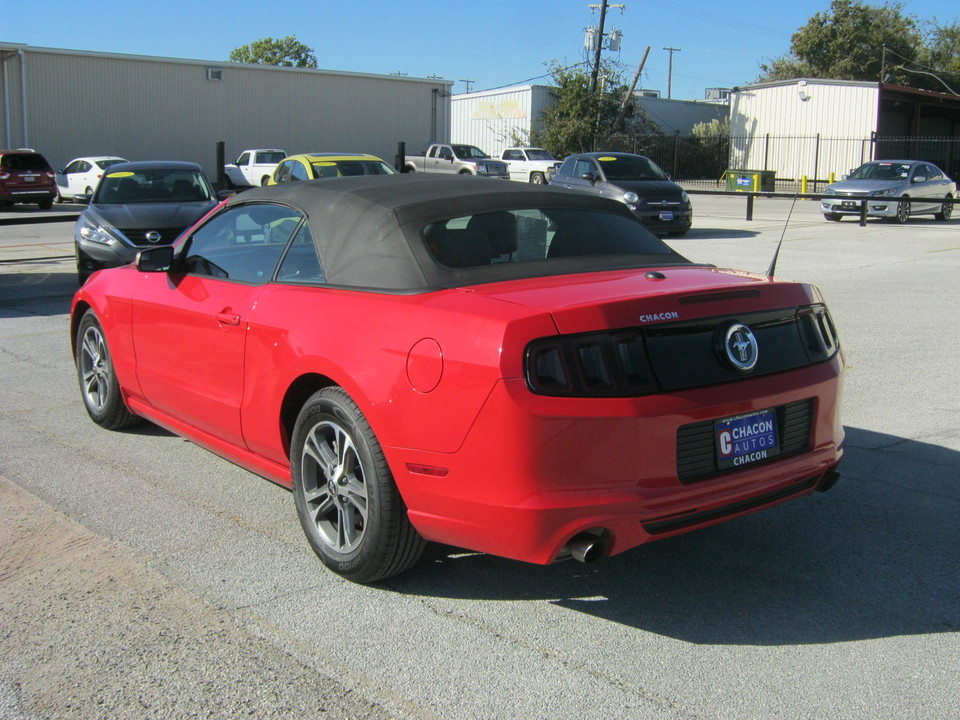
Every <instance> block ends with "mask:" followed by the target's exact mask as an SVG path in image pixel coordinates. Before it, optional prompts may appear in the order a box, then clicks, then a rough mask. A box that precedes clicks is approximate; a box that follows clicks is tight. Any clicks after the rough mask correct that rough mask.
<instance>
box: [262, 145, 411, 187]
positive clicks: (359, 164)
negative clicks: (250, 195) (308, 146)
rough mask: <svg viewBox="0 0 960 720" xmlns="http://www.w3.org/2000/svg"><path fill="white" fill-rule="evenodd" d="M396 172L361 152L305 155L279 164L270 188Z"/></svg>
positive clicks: (296, 156) (291, 157)
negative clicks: (292, 183) (321, 179)
mask: <svg viewBox="0 0 960 720" xmlns="http://www.w3.org/2000/svg"><path fill="white" fill-rule="evenodd" d="M396 174H397V171H396V170H394V169H393V168H392V167H391V166H390V165H387V163H385V162H384V161H383V160H381V159H380V158H378V157H377V156H375V155H366V154H363V153H307V154H305V155H291V156H290V157H288V158H287V159H285V160H284V161H283V162H281V163H280V164H279V165H278V166H277V169H276V171H275V172H274V174H273V177H271V178H270V182H269V184H270V185H276V184H278V183H286V182H297V181H300V180H318V179H320V178H329V177H349V176H351V175H396Z"/></svg>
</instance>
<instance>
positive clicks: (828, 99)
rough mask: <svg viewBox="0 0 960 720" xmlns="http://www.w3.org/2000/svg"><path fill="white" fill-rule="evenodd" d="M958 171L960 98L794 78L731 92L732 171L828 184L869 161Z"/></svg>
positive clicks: (871, 84) (870, 84)
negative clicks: (914, 162) (769, 173)
mask: <svg viewBox="0 0 960 720" xmlns="http://www.w3.org/2000/svg"><path fill="white" fill-rule="evenodd" d="M879 158H888V159H899V158H909V159H917V160H927V161H929V162H932V163H934V164H936V165H939V166H940V167H941V168H943V169H944V170H945V171H946V172H947V173H948V174H950V175H951V176H952V177H957V174H958V173H960V98H958V97H956V96H954V95H949V94H946V93H939V92H931V91H928V90H917V89H915V88H908V87H901V86H897V85H888V84H883V83H877V82H854V81H844V80H819V79H797V80H789V81H782V82H773V83H758V84H756V85H748V86H744V87H741V88H734V89H733V91H731V93H730V167H731V168H744V169H747V168H749V169H751V170H771V171H774V172H776V174H777V177H778V178H795V179H796V178H800V177H804V176H806V177H808V178H810V179H816V180H820V181H823V180H825V179H827V178H828V177H829V175H830V174H831V173H833V174H834V175H835V176H838V177H839V176H840V175H843V174H845V173H848V172H850V170H851V169H852V168H855V167H857V166H859V165H860V164H861V163H863V162H865V161H867V160H873V159H879Z"/></svg>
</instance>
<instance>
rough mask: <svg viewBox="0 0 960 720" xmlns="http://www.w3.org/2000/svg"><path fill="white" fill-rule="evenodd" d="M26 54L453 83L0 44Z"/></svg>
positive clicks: (4, 50) (6, 50) (1, 50)
mask: <svg viewBox="0 0 960 720" xmlns="http://www.w3.org/2000/svg"><path fill="white" fill-rule="evenodd" d="M19 51H23V52H28V53H38V54H44V55H73V56H78V57H91V58H105V59H112V60H135V61H138V62H155V63H169V64H176V65H193V66H195V67H207V68H226V69H243V70H258V71H261V72H301V73H314V74H319V75H337V76H342V77H361V78H376V79H378V80H386V79H389V80H400V81H404V82H415V83H428V84H431V85H446V86H447V87H452V86H453V83H454V81H453V80H444V79H432V78H417V77H409V76H406V75H389V74H377V73H361V72H351V71H349V70H328V69H325V68H300V67H282V66H279V65H258V64H251V63H238V62H233V61H231V60H197V59H191V58H175V57H163V56H157V55H130V54H127V53H110V52H102V51H99V50H97V51H94V50H70V49H68V48H49V47H39V46H36V45H26V44H24V43H12V42H2V41H0V54H3V53H10V52H19Z"/></svg>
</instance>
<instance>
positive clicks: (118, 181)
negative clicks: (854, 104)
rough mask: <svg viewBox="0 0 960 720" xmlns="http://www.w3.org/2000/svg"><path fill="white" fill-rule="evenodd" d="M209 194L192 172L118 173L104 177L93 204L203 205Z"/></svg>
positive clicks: (200, 179) (201, 179) (197, 173)
mask: <svg viewBox="0 0 960 720" xmlns="http://www.w3.org/2000/svg"><path fill="white" fill-rule="evenodd" d="M211 192H212V191H211V188H210V185H209V184H208V183H207V181H206V178H204V176H203V175H202V174H200V173H199V172H196V171H195V170H162V169H160V170H138V171H130V170H118V171H115V172H110V173H107V174H106V175H104V177H103V180H101V181H100V186H99V187H98V188H97V194H96V196H95V197H94V203H95V204H97V205H128V204H134V203H182V202H206V201H208V200H210V198H211Z"/></svg>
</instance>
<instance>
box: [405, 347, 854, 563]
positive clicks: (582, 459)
mask: <svg viewBox="0 0 960 720" xmlns="http://www.w3.org/2000/svg"><path fill="white" fill-rule="evenodd" d="M841 363H842V360H841V359H840V356H839V355H838V356H837V357H835V358H834V359H833V360H832V361H830V362H828V363H823V364H821V365H818V366H814V367H809V368H805V369H803V370H800V371H796V372H792V373H789V374H787V375H778V376H776V377H767V378H757V379H755V380H748V381H744V382H738V383H732V384H729V385H724V386H717V387H711V388H700V389H697V390H691V391H684V392H681V393H676V394H673V395H670V396H666V395H662V396H651V397H646V398H621V399H607V400H603V401H595V400H594V401H590V400H570V399H566V400H564V399H558V398H542V397H536V396H532V395H531V394H530V393H529V392H528V391H527V390H526V388H525V387H524V386H523V383H522V381H506V382H503V383H501V384H500V385H499V386H498V388H497V389H496V390H495V391H494V393H493V394H492V395H491V397H490V399H489V400H488V402H487V404H486V406H485V407H484V409H483V410H482V412H481V413H480V416H479V417H478V418H477V422H476V423H475V425H474V427H473V429H472V430H471V433H470V435H469V436H468V438H467V440H466V442H465V443H464V445H463V447H461V449H460V450H459V451H458V452H456V453H453V454H441V453H426V452H420V451H415V450H410V449H398V448H390V449H388V453H387V454H388V457H389V458H390V462H391V466H392V467H393V470H394V475H395V477H396V478H397V483H398V485H399V486H400V490H401V492H402V494H403V496H404V498H405V500H406V502H407V506H408V508H409V513H410V519H411V521H412V522H413V524H414V526H415V527H416V528H417V530H418V531H419V532H420V533H421V534H422V535H423V536H424V537H426V538H427V539H428V540H434V541H438V542H443V543H447V544H451V545H456V546H460V547H465V548H469V549H472V550H477V551H481V552H489V553H491V554H494V555H500V556H504V557H510V558H515V559H517V560H524V561H527V562H534V563H541V564H545V563H549V562H552V561H553V560H555V559H557V557H558V556H561V555H562V554H563V552H564V548H565V547H566V545H567V543H569V541H570V539H571V538H573V537H574V536H576V535H578V534H580V533H582V532H591V531H592V532H599V531H603V534H604V535H605V536H606V537H607V539H608V540H609V554H611V555H613V554H617V553H620V552H623V551H625V550H629V549H630V548H633V547H636V546H637V545H641V544H644V543H647V542H650V541H652V540H657V539H660V538H665V537H670V536H672V535H678V534H681V533H684V532H689V531H691V530H694V529H696V528H700V527H706V526H709V525H713V524H716V523H719V522H722V521H724V520H728V519H731V518H735V517H740V516H742V515H746V514H749V513H751V512H754V511H756V510H759V509H761V508H764V507H769V506H772V505H775V504H778V503H780V502H784V501H785V500H788V499H790V498H793V497H798V496H800V495H805V494H808V493H811V492H813V490H814V489H816V488H817V486H818V485H820V484H821V483H824V484H830V483H832V481H833V480H835V478H834V476H833V472H834V471H835V469H836V467H837V465H838V463H839V461H840V458H841V456H842V454H843V450H842V444H843V428H842V426H841V424H840V420H839V405H840V403H839V400H838V398H839V392H840V385H841ZM803 398H810V399H812V400H813V404H814V417H813V421H812V424H811V429H810V437H809V442H808V445H807V449H806V450H805V451H803V452H801V453H799V454H795V455H792V456H790V457H786V458H783V459H777V460H773V461H769V462H767V463H765V464H757V465H751V466H748V467H745V468H741V469H737V470H732V471H718V472H717V473H715V474H714V475H712V476H711V477H709V478H706V479H703V480H699V481H697V482H693V483H686V484H684V483H681V482H680V481H679V480H678V478H677V464H676V460H677V430H678V429H679V428H680V427H683V426H685V425H688V424H690V423H691V422H702V421H705V420H710V419H718V418H723V417H728V416H730V415H732V414H736V413H742V412H750V411H752V410H758V409H763V408H770V407H776V406H780V405H784V404H788V403H791V402H796V401H798V400H800V399H803ZM423 468H429V469H432V470H435V469H442V470H443V472H444V473H445V474H443V475H442V476H441V475H440V474H434V475H431V474H429V473H427V472H424V471H423Z"/></svg>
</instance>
